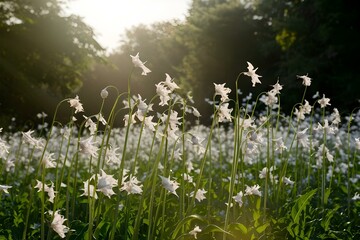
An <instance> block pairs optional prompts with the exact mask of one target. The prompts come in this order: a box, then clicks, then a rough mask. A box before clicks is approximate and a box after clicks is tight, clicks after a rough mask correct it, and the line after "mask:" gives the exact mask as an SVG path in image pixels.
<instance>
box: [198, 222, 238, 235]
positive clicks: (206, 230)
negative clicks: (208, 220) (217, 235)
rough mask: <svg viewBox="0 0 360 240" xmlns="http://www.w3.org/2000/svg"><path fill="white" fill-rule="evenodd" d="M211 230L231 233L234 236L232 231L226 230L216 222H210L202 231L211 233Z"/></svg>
mask: <svg viewBox="0 0 360 240" xmlns="http://www.w3.org/2000/svg"><path fill="white" fill-rule="evenodd" d="M210 232H221V233H225V234H227V235H230V236H234V235H233V234H232V233H230V232H228V231H225V230H224V229H222V228H221V227H219V226H216V225H214V224H209V225H208V226H206V228H204V229H203V230H202V233H210Z"/></svg>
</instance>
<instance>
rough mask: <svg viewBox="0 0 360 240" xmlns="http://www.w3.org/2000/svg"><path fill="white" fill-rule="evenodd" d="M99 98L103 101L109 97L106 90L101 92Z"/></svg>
mask: <svg viewBox="0 0 360 240" xmlns="http://www.w3.org/2000/svg"><path fill="white" fill-rule="evenodd" d="M100 96H101V98H102V99H105V98H107V97H108V96H109V92H108V91H107V90H106V88H104V89H103V90H101V92H100Z"/></svg>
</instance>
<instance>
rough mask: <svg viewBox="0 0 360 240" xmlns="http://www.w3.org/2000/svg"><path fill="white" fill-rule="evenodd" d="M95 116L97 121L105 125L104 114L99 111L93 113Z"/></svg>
mask: <svg viewBox="0 0 360 240" xmlns="http://www.w3.org/2000/svg"><path fill="white" fill-rule="evenodd" d="M95 117H96V119H97V120H98V121H99V122H101V124H102V125H104V126H105V125H106V124H107V122H106V120H105V118H104V116H103V115H102V114H101V113H99V114H98V115H95Z"/></svg>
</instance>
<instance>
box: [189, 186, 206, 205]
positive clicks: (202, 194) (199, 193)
mask: <svg viewBox="0 0 360 240" xmlns="http://www.w3.org/2000/svg"><path fill="white" fill-rule="evenodd" d="M205 193H207V191H205V190H204V189H198V190H197V191H196V195H195V198H196V200H198V201H199V202H201V201H202V200H204V199H206V197H205ZM193 196H194V192H191V193H190V197H193Z"/></svg>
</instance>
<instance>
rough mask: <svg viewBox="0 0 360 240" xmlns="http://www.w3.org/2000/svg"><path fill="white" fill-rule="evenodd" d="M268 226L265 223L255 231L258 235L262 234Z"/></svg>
mask: <svg viewBox="0 0 360 240" xmlns="http://www.w3.org/2000/svg"><path fill="white" fill-rule="evenodd" d="M269 225H270V223H268V222H267V223H265V224H264V225H262V226H260V227H257V228H256V231H257V232H258V233H262V232H263V231H265V229H266V228H267V227H268V226H269Z"/></svg>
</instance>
